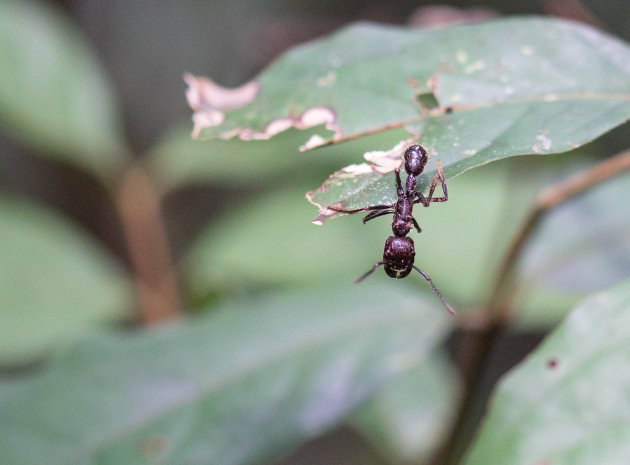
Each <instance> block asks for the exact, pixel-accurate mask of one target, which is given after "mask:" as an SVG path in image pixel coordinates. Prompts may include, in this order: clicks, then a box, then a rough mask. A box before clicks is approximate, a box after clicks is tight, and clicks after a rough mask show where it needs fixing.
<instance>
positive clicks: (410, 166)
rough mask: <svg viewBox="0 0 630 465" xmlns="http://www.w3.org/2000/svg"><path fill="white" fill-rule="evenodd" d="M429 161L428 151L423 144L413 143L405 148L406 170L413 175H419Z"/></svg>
mask: <svg viewBox="0 0 630 465" xmlns="http://www.w3.org/2000/svg"><path fill="white" fill-rule="evenodd" d="M428 161H429V155H428V154H427V151H426V150H425V149H424V147H422V146H421V145H412V146H411V147H409V148H408V149H407V150H405V171H406V172H407V174H410V175H412V176H419V175H420V173H422V171H423V170H424V167H425V165H426V164H427V162H428Z"/></svg>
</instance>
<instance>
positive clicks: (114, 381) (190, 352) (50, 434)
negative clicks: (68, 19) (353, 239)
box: [0, 286, 450, 465]
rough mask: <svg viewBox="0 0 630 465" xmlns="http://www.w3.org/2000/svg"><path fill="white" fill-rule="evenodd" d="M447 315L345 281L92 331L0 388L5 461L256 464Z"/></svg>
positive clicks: (379, 379)
mask: <svg viewBox="0 0 630 465" xmlns="http://www.w3.org/2000/svg"><path fill="white" fill-rule="evenodd" d="M448 321H450V320H449V316H448V314H447V313H446V312H445V311H444V309H443V308H441V306H440V304H439V302H435V299H433V298H424V297H421V296H418V295H416V294H409V293H406V292H404V291H401V290H400V289H399V288H398V287H380V286H372V287H369V288H365V289H363V290H360V291H359V290H355V291H354V292H348V290H347V288H345V287H344V288H341V289H327V290H324V291H323V292H321V291H320V292H317V293H306V294H292V295H289V294H279V295H277V296H275V297H270V298H263V297H260V296H259V297H258V298H256V299H254V300H250V301H247V302H243V303H241V304H235V305H228V306H224V307H223V308H221V309H216V310H215V311H214V312H212V313H209V314H205V315H202V316H201V317H198V318H195V319H193V320H190V321H187V322H183V323H180V324H174V325H171V326H169V327H165V328H162V329H160V330H153V331H143V332H140V333H137V334H130V333H127V334H122V333H119V334H106V335H102V336H100V337H97V338H93V339H91V340H86V341H85V342H84V343H83V344H81V345H78V346H77V347H75V348H74V350H72V351H70V352H68V353H66V354H64V355H63V356H61V357H58V358H57V359H55V360H54V363H52V365H50V366H49V367H48V368H47V369H46V370H45V371H44V372H43V373H42V374H41V375H38V376H35V377H33V378H31V379H29V380H26V381H22V382H17V383H10V384H9V383H5V384H4V386H2V387H1V389H0V430H2V431H3V434H2V435H0V462H2V463H11V464H13V465H19V464H28V465H31V464H34V463H46V464H47V465H56V464H60V465H71V464H88V463H99V464H101V465H106V464H116V465H124V464H138V463H162V464H169V465H177V464H193V463H194V464H202V463H208V464H213V465H226V464H229V465H237V464H239V465H244V464H253V463H259V462H261V461H264V460H265V459H268V458H273V457H276V456H278V455H279V454H282V453H285V452H287V451H288V450H289V449H290V448H292V447H294V446H295V445H297V444H299V443H300V442H301V441H304V440H305V439H306V438H309V437H312V436H314V435H317V434H319V433H321V432H322V431H324V430H325V429H328V428H331V427H333V426H335V425H337V424H338V423H339V422H340V421H341V420H342V419H343V418H344V417H346V416H347V415H348V414H349V413H350V412H351V411H352V410H353V409H354V408H355V407H356V406H357V405H358V404H359V403H360V402H362V401H364V400H366V399H367V398H368V397H369V396H370V395H372V394H373V393H374V392H376V391H377V390H378V389H380V388H382V387H383V386H384V385H385V383H387V382H388V381H390V380H393V379H395V377H396V376H397V375H400V374H401V373H404V372H405V371H406V370H407V368H408V367H410V366H413V365H414V364H415V363H417V361H418V360H419V359H422V358H424V357H426V355H427V354H428V353H429V352H431V351H432V349H433V348H434V347H435V345H436V344H437V343H438V342H439V341H440V340H441V339H442V338H443V336H444V334H445V331H446V330H447V329H448V324H447V322H448Z"/></svg>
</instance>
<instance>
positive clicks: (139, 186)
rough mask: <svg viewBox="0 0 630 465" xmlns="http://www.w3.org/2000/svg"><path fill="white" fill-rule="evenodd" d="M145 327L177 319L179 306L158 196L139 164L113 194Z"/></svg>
mask: <svg viewBox="0 0 630 465" xmlns="http://www.w3.org/2000/svg"><path fill="white" fill-rule="evenodd" d="M115 198H116V205H117V208H118V211H119V215H120V218H121V222H122V226H123V230H124V234H125V238H126V241H127V247H128V250H129V256H130V259H131V263H132V266H133V271H134V275H135V285H136V289H137V293H138V300H139V302H138V304H139V312H140V317H141V319H142V321H143V323H145V324H156V323H161V322H164V321H167V320H170V319H173V318H176V317H177V316H179V314H180V313H181V304H180V298H179V293H178V289H177V282H176V279H175V273H174V271H173V267H172V263H171V256H170V250H169V247H168V240H167V238H166V231H165V228H164V222H163V219H162V214H161V208H160V194H159V193H158V191H157V190H156V189H155V187H154V186H153V184H152V182H151V179H150V178H149V176H148V175H147V173H146V172H145V170H144V168H143V167H142V166H140V165H139V164H133V165H131V166H130V167H129V168H128V169H127V171H126V172H125V173H124V174H123V178H122V181H121V182H120V184H119V185H118V189H117V192H116V193H115Z"/></svg>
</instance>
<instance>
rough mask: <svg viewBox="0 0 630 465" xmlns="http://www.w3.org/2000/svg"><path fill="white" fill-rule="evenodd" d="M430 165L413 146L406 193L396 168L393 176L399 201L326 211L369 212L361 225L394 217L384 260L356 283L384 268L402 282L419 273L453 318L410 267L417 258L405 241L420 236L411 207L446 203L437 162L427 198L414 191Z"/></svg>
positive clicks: (424, 154)
mask: <svg viewBox="0 0 630 465" xmlns="http://www.w3.org/2000/svg"><path fill="white" fill-rule="evenodd" d="M428 161H429V155H428V154H427V151H426V150H425V149H424V147H422V146H420V145H412V146H411V147H409V148H408V149H407V150H405V171H406V172H407V182H406V185H405V189H403V186H402V181H401V179H400V168H396V169H395V170H394V173H395V175H396V191H397V196H398V199H397V200H396V202H394V203H393V204H391V205H372V206H369V207H365V208H357V209H353V210H344V209H341V208H337V207H334V206H329V207H328V208H329V209H331V210H334V211H337V212H340V213H358V212H362V211H370V213H368V214H367V215H366V216H365V217H364V218H363V223H366V222H367V221H370V220H373V219H374V218H377V217H379V216H383V215H389V214H392V215H394V218H393V220H392V232H393V234H394V235H393V236H390V237H388V238H387V240H386V241H385V250H384V251H383V260H382V261H380V262H376V263H375V264H374V266H373V267H372V268H371V269H370V270H368V271H367V272H366V273H365V274H363V275H362V276H361V277H360V278H359V279H357V280H356V281H355V283H358V282H361V281H363V280H364V279H365V278H366V277H368V276H369V275H370V274H372V273H373V272H374V270H376V269H377V268H378V267H379V266H381V265H382V266H383V268H384V269H385V273H387V276H389V277H391V278H397V279H401V278H404V277H405V276H408V275H409V273H411V270H412V269H414V270H416V271H417V272H418V273H420V274H421V275H422V276H423V277H424V279H426V280H427V281H428V282H429V285H430V286H431V289H432V290H433V292H434V293H435V295H437V296H438V297H439V299H440V301H441V302H442V304H443V305H444V307H445V308H446V309H447V310H448V311H449V312H450V313H451V314H453V315H454V314H455V310H453V307H451V306H450V305H449V304H448V302H447V301H446V299H445V298H444V297H443V296H442V294H440V291H438V290H437V288H436V287H435V284H433V281H432V280H431V278H430V277H429V275H428V274H426V273H425V272H424V271H422V270H421V269H420V268H418V267H417V266H415V265H414V264H413V262H414V257H415V255H416V252H415V247H414V243H413V240H412V239H411V238H410V237H407V234H409V232H410V231H411V228H412V227H414V228H416V230H417V231H418V232H421V231H422V230H421V229H420V226H419V225H418V222H417V221H416V220H415V218H414V217H413V206H414V205H415V204H418V203H421V204H422V205H423V206H425V207H428V206H429V205H431V203H432V202H446V201H447V200H448V191H447V189H446V180H445V179H444V172H443V171H442V163H441V162H440V161H438V170H437V173H436V174H435V176H434V178H433V181H432V182H431V185H430V187H429V195H428V196H426V197H425V196H424V195H423V194H422V192H417V191H416V177H417V176H419V175H420V174H421V173H422V171H424V167H425V165H426V164H427V162H428ZM438 182H440V184H441V187H442V193H443V194H444V195H443V196H442V197H433V193H434V192H435V188H436V187H437V184H438Z"/></svg>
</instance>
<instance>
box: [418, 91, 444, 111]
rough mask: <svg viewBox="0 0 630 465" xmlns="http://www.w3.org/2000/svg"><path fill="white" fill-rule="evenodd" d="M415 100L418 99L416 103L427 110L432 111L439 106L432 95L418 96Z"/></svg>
mask: <svg viewBox="0 0 630 465" xmlns="http://www.w3.org/2000/svg"><path fill="white" fill-rule="evenodd" d="M416 98H417V99H418V103H420V105H421V106H422V107H424V108H426V109H427V110H432V109H433V108H437V107H439V106H440V104H439V103H438V101H437V99H436V98H435V95H433V93H428V94H418V96H417V97H416Z"/></svg>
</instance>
